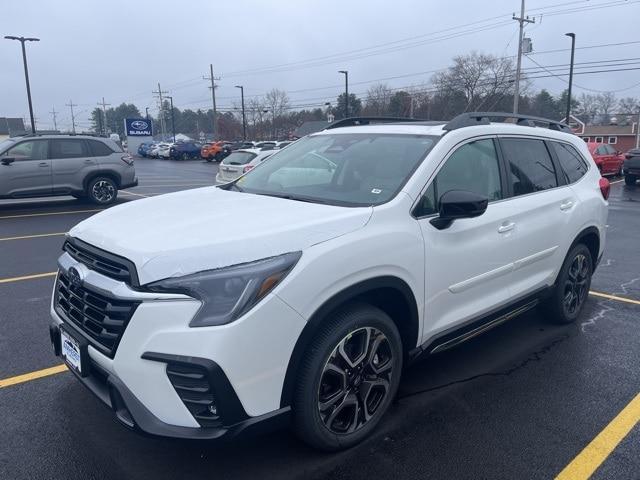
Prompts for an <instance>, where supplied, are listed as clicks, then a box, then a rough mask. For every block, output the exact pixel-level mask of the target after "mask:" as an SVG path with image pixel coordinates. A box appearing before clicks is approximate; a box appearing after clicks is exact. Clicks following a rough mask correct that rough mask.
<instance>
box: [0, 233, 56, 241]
mask: <svg viewBox="0 0 640 480" xmlns="http://www.w3.org/2000/svg"><path fill="white" fill-rule="evenodd" d="M66 234H67V232H62V233H40V234H37V235H22V236H20V237H5V238H0V242H7V241H9V240H27V239H29V238H42V237H58V236H61V235H66Z"/></svg>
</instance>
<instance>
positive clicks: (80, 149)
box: [50, 139, 91, 158]
mask: <svg viewBox="0 0 640 480" xmlns="http://www.w3.org/2000/svg"><path fill="white" fill-rule="evenodd" d="M50 143H51V146H50V155H51V158H81V157H90V156H91V155H90V154H89V152H88V151H87V144H86V143H85V142H84V140H76V139H69V140H66V139H56V140H50Z"/></svg>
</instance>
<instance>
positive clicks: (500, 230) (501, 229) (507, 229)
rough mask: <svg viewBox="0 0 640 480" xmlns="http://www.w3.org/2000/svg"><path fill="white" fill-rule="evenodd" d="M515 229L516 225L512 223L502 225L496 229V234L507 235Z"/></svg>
mask: <svg viewBox="0 0 640 480" xmlns="http://www.w3.org/2000/svg"><path fill="white" fill-rule="evenodd" d="M515 227H516V224H515V223H513V222H510V223H503V224H502V225H500V226H499V227H498V233H507V232H510V231H511V230H513V229H514V228H515Z"/></svg>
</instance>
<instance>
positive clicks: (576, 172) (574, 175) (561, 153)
mask: <svg viewBox="0 0 640 480" xmlns="http://www.w3.org/2000/svg"><path fill="white" fill-rule="evenodd" d="M550 143H551V145H552V146H553V150H554V151H555V152H556V156H557V157H558V161H559V162H560V166H561V167H562V172H563V173H564V177H565V178H566V179H567V183H573V182H577V181H578V180H580V179H581V178H582V176H583V175H584V174H585V173H587V169H588V167H587V164H586V163H585V161H584V159H583V158H582V156H581V155H580V154H579V153H578V152H577V150H576V149H575V148H573V147H572V146H571V145H568V144H566V143H558V142H550Z"/></svg>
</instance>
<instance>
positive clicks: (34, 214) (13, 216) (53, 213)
mask: <svg viewBox="0 0 640 480" xmlns="http://www.w3.org/2000/svg"><path fill="white" fill-rule="evenodd" d="M102 210H104V208H93V209H89V210H67V211H64V212H44V213H25V214H21V215H6V216H4V217H0V220H2V219H5V218H24V217H46V216H48V215H71V214H74V213H87V212H88V213H91V212H101V211H102Z"/></svg>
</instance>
